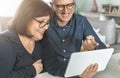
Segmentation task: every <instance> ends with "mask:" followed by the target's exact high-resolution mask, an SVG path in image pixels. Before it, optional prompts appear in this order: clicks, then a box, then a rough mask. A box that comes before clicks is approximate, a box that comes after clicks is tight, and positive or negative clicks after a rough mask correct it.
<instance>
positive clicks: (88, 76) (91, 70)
mask: <svg viewBox="0 0 120 78" xmlns="http://www.w3.org/2000/svg"><path fill="white" fill-rule="evenodd" d="M97 70H98V64H91V65H90V66H88V67H87V68H86V70H85V71H84V72H83V73H82V74H81V75H80V76H79V77H80V78H92V77H93V76H94V75H95V74H96V73H97Z"/></svg>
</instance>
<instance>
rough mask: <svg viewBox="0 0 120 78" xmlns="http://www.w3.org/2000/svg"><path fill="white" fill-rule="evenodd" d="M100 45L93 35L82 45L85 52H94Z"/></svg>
mask: <svg viewBox="0 0 120 78" xmlns="http://www.w3.org/2000/svg"><path fill="white" fill-rule="evenodd" d="M98 45H99V43H98V42H96V41H95V38H94V37H93V36H92V35H89V36H87V37H86V39H85V40H84V41H83V43H82V46H83V50H84V51H89V50H94V49H95V48H96V47H97V46H98Z"/></svg>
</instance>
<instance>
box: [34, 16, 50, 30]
mask: <svg viewBox="0 0 120 78" xmlns="http://www.w3.org/2000/svg"><path fill="white" fill-rule="evenodd" d="M33 19H34V20H35V21H37V22H38V23H39V27H40V28H43V27H45V26H46V25H48V24H49V21H47V22H46V23H45V24H44V25H42V26H41V23H43V21H39V20H37V19H36V18H33Z"/></svg>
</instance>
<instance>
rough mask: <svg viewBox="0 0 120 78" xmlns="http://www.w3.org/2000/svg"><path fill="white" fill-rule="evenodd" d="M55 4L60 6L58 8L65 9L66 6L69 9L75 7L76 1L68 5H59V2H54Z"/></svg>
mask: <svg viewBox="0 0 120 78" xmlns="http://www.w3.org/2000/svg"><path fill="white" fill-rule="evenodd" d="M54 5H55V7H56V8H58V10H63V9H65V7H66V8H67V9H69V10H71V9H72V8H73V6H74V5H75V2H73V3H69V4H66V5H59V4H54ZM69 7H71V8H69ZM60 8H61V9H60Z"/></svg>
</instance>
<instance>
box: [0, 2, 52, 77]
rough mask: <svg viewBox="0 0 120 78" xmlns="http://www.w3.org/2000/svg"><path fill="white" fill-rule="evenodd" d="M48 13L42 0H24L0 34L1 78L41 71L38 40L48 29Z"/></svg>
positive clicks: (49, 13)
mask: <svg viewBox="0 0 120 78" xmlns="http://www.w3.org/2000/svg"><path fill="white" fill-rule="evenodd" d="M51 12H52V10H51V8H50V7H49V6H48V5H47V4H46V3H45V2H43V1H42V0H23V2H22V3H21V5H20V6H19V8H18V10H17V13H16V15H15V16H14V18H13V19H12V20H11V21H10V23H9V24H8V30H6V31H4V32H2V33H1V34H0V78H33V77H35V76H36V75H37V74H39V73H40V72H41V71H42V70H43V65H42V62H41V60H40V59H41V43H40V42H39V41H38V40H41V39H42V38H43V34H44V32H45V31H46V30H47V29H48V26H49V22H48V21H49V18H50V15H51Z"/></svg>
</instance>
